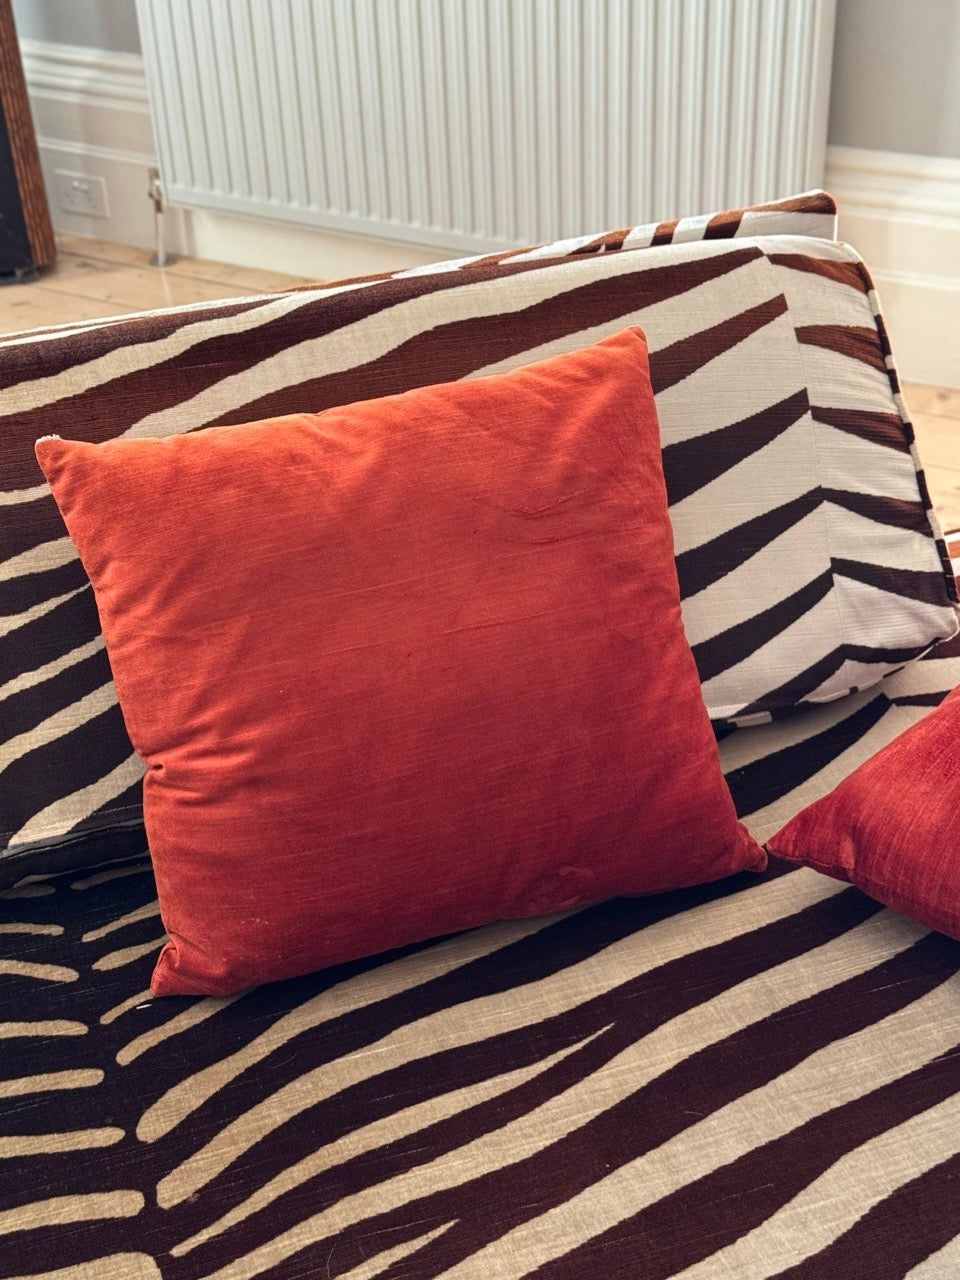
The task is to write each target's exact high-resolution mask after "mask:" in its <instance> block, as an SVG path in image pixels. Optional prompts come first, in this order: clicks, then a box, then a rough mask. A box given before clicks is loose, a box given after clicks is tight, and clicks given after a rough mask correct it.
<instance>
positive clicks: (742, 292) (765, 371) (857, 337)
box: [0, 198, 956, 879]
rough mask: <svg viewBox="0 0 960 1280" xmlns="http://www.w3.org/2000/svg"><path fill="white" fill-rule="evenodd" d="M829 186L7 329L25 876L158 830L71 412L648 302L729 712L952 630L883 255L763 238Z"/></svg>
mask: <svg viewBox="0 0 960 1280" xmlns="http://www.w3.org/2000/svg"><path fill="white" fill-rule="evenodd" d="M811 203H812V204H813V206H814V208H813V209H807V208H803V207H801V208H799V209H796V210H793V211H790V210H786V211H784V210H780V211H779V212H778V211H776V210H762V211H760V212H759V213H758V214H756V215H751V217H750V218H747V217H746V215H742V216H739V217H727V218H726V220H725V221H724V220H720V221H719V222H717V221H716V220H711V219H704V220H701V221H700V226H699V230H700V233H701V235H702V236H703V237H704V238H702V239H701V240H699V241H697V240H693V241H691V240H688V239H687V240H686V242H685V243H680V244H674V243H665V244H664V243H658V241H660V240H668V239H671V240H672V239H673V238H675V237H676V236H678V235H679V237H680V238H681V239H685V237H686V236H687V235H689V234H692V230H691V227H690V225H689V224H688V225H687V228H686V230H684V228H683V226H682V225H681V226H679V227H672V228H671V227H669V226H664V227H663V228H661V230H660V231H659V232H658V231H657V230H656V229H654V230H653V231H651V230H650V229H649V228H647V229H643V231H642V233H638V235H636V236H633V235H632V233H629V232H628V233H623V232H617V233H616V234H615V236H614V237H613V239H612V240H611V239H610V238H609V237H602V236H601V237H595V238H593V239H592V240H591V241H590V243H589V244H585V243H583V242H573V243H572V245H568V246H567V250H568V251H566V252H562V253H560V254H556V253H554V254H553V255H552V256H548V257H545V258H544V257H541V256H540V254H539V251H537V250H528V251H525V252H521V253H517V254H515V255H512V256H509V257H507V258H505V259H504V258H502V257H501V258H497V259H494V260H493V261H489V262H487V261H476V260H475V261H473V262H471V263H470V264H469V266H468V267H466V268H464V267H461V266H458V265H456V264H455V265H453V266H451V267H448V268H446V269H443V268H431V269H430V270H427V271H412V272H407V273H400V274H399V275H397V276H393V277H388V278H382V279H373V280H368V281H362V282H355V283H350V282H348V283H345V284H342V285H335V286H329V287H326V288H317V289H304V290H296V291H293V292H288V293H283V294H277V295H268V296H260V297H253V298H241V299H237V300H234V301H231V302H226V303H216V304H204V305H200V306H195V307H188V308H181V309H177V310H171V311H166V312H155V313H152V314H147V315H143V316H135V317H129V318H123V319H119V320H109V321H103V322H97V323H92V324H84V325H78V326H73V327H72V328H69V329H64V330H57V331H52V332H50V333H49V334H43V333H40V334H36V335H30V336H27V337H22V338H18V339H11V340H9V341H7V342H6V343H4V344H0V386H2V387H3V388H4V401H3V407H4V416H3V417H2V418H0V440H2V445H0V448H2V451H3V452H2V463H3V477H2V483H0V492H2V493H3V500H4V504H5V509H4V517H5V540H4V557H3V568H2V573H3V578H2V581H0V587H2V592H3V596H4V610H3V615H4V618H5V630H4V634H3V635H2V636H0V693H2V695H3V698H4V702H3V707H4V735H5V741H4V743H3V746H2V751H3V753H4V754H3V759H2V764H3V768H2V771H0V832H2V837H0V838H2V840H3V842H4V845H5V847H6V851H7V852H6V855H5V858H4V859H3V860H2V861H3V867H2V868H0V874H2V875H6V876H7V877H8V878H14V879H15V878H16V877H17V876H18V875H20V874H22V873H24V872H27V871H30V870H32V869H34V868H35V867H36V866H37V865H41V864H42V865H43V866H44V867H47V868H49V867H52V866H56V865H64V866H70V865H76V864H77V863H78V862H80V863H82V862H83V861H85V860H86V859H87V858H88V856H89V854H88V852H87V850H86V848H85V846H84V841H85V837H86V836H87V834H88V833H92V834H93V835H94V838H95V839H96V842H97V850H98V853H99V854H100V855H101V856H110V855H111V854H113V853H122V852H127V851H129V849H130V844H131V842H133V843H136V842H138V841H139V840H140V839H141V828H140V821H141V806H140V787H141V776H142V766H141V764H140V762H139V760H138V759H137V758H136V756H135V755H134V753H133V752H132V749H131V746H130V742H129V739H128V737H127V735H126V732H125V730H124V727H123V723H122V718H121V716H120V712H119V709H118V707H117V703H116V695H115V691H114V688H113V684H112V680H111V675H110V670H109V666H108V663H107V660H106V655H105V653H104V650H103V641H102V637H101V634H100V626H99V621H98V618H97V612H96V607H95V604H94V600H93V596H92V593H91V591H90V588H89V584H88V582H87V579H86V577H85V575H84V573H83V570H82V568H81V566H80V563H79V561H78V560H77V558H76V555H75V553H74V550H73V546H72V544H71V543H70V540H69V538H68V537H67V536H66V534H65V532H64V529H63V524H62V521H61V520H60V517H59V515H58V513H57V511H56V507H55V504H54V503H53V501H52V499H51V497H50V496H49V493H48V491H47V489H46V486H45V485H44V484H43V481H42V477H41V476H40V474H39V473H38V471H37V469H36V464H35V462H34V460H33V456H32V455H33V443H34V441H35V440H36V439H37V438H38V437H39V436H42V435H45V434H51V433H53V434H64V435H70V436H75V437H77V438H82V439H84V440H88V441H93V442H95V441H102V440H107V439H111V438H114V437H118V436H124V437H130V438H138V437H140V438H142V437H160V436H166V435H171V434H177V433H182V432H188V431H193V430H196V429H197V428H200V427H203V426H209V425H223V424H227V423H239V422H245V421H249V420H252V419H261V418H272V417H275V416H278V415H283V414H288V413H294V412H302V411H312V412H317V411H321V410H323V409H325V408H327V407H329V406H332V405H339V404H346V403H350V402H352V401H355V400H363V399H367V398H370V397H373V396H381V395H388V394H392V393H395V392H399V391H403V390H406V389H408V388H410V387H414V386H423V385H426V384H429V383H436V382H445V381H449V380H452V379H457V378H463V377H472V376H476V375H478V374H483V373H494V372H500V371H503V370H505V369H507V368H510V367H513V366H515V365H519V364H523V363H525V362H528V361H530V360H533V359H537V358H539V357H542V356H547V355H552V354H557V353H559V352H562V351H566V350H570V349H573V348H575V347H577V346H582V345H583V344H585V343H587V342H590V341H592V340H594V339H596V338H598V337H602V336H603V335H604V334H607V333H611V332H614V331H616V330H618V329H620V328H622V327H623V326H624V325H626V324H640V325H641V326H642V327H643V328H644V330H645V332H646V333H647V337H648V341H649V346H650V364H651V372H652V378H653V386H654V391H655V392H656V396H657V406H658V413H659V417H660V426H661V432H662V440H663V444H664V468H665V474H666V479H667V490H668V497H669V499H670V502H671V518H672V520H673V525H674V533H675V538H676V542H677V551H678V569H679V573H680V585H681V595H682V597H683V609H684V624H685V626H686V629H687V635H688V638H689V640H690V642H691V644H692V646H693V650H694V655H695V657H696V659H697V663H698V667H699V669H700V674H701V677H702V679H703V687H704V694H705V698H706V702H707V706H708V709H709V711H710V714H711V715H712V716H713V717H714V719H716V720H719V721H725V720H739V721H743V720H747V721H750V720H754V719H765V718H769V717H770V716H771V715H775V714H779V713H781V712H785V711H787V710H790V709H792V708H793V707H795V706H797V705H799V704H802V703H804V702H807V701H817V700H823V699H829V698H833V697H837V696H840V695H842V694H843V693H845V692H846V691H848V690H849V689H851V688H855V687H859V686H863V685H866V684H869V683H871V682H872V681H876V680H877V679H879V678H880V677H881V676H882V675H883V674H885V673H886V672H887V671H889V670H891V669H893V668H894V667H896V666H898V665H900V664H902V663H903V662H906V661H908V660H909V659H910V658H912V657H914V656H916V655H917V654H919V653H921V652H923V651H924V650H925V649H927V648H928V647H929V646H930V645H931V644H933V643H934V642H935V641H936V640H937V639H938V638H939V637H941V636H945V635H948V634H950V633H951V632H952V631H953V630H954V629H955V627H956V617H955V609H954V604H953V597H952V594H951V593H952V592H953V590H954V587H953V579H952V577H950V579H949V582H948V581H947V578H946V576H945V572H944V568H943V564H944V553H943V548H942V542H941V541H939V540H938V536H937V531H936V528H935V525H934V523H933V521H932V516H931V513H930V511H929V502H928V498H927V494H926V490H925V486H924V484H923V481H922V476H918V474H917V469H916V459H915V457H914V455H913V452H912V432H911V430H910V427H909V424H908V423H907V421H906V418H905V413H904V409H903V404H902V401H901V399H900V397H899V394H898V390H897V387H896V382H895V379H894V375H893V373H892V366H891V363H890V359H889V352H888V349H887V346H886V339H885V336H884V333H883V329H882V324H881V323H880V321H879V319H878V316H877V312H876V300H875V296H874V294H873V292H872V290H871V286H870V283H869V278H868V276H867V275H866V272H865V270H864V268H863V266H862V264H861V263H860V261H859V259H858V257H857V255H856V254H855V253H854V252H853V251H852V250H851V249H849V248H847V247H846V246H841V245H837V244H835V243H833V242H831V241H829V240H820V239H816V238H812V237H807V236H789V235H777V236H769V237H759V238H758V237H751V236H742V235H740V234H739V233H740V232H741V231H742V230H743V229H744V228H745V227H747V226H749V225H751V224H752V225H753V226H754V227H755V226H756V225H757V222H756V219H757V218H758V217H761V216H766V215H769V217H767V218H766V221H765V224H764V225H767V226H770V225H772V223H771V219H776V220H777V221H776V225H777V226H778V227H779V228H780V229H782V227H783V224H784V221H785V220H786V219H788V218H789V217H790V216H793V217H795V218H796V219H797V221H798V225H799V226H800V227H802V228H804V229H807V230H809V229H810V218H811V217H812V218H815V219H816V220H817V225H822V223H823V220H824V218H825V217H828V216H829V215H828V214H827V213H826V212H825V210H824V208H823V202H822V200H821V199H820V198H814V199H813V200H812V201H811ZM801 204H802V202H801ZM691 221H692V222H696V221H697V220H691ZM730 232H734V233H736V234H733V235H731V234H730ZM717 234H719V238H717ZM611 244H613V245H614V247H613V248H611V247H610V245H611ZM618 244H619V245H620V246H621V247H620V248H617V247H616V245H618ZM634 244H636V245H637V246H638V247H639V248H641V249H642V252H637V251H635V250H634V249H633V248H632V247H631V246H632V245H634ZM557 247H558V246H553V248H554V249H557ZM38 850H39V851H41V853H42V858H41V860H40V863H39V864H38V862H37V859H36V858H35V857H34V854H35V853H36V851H38Z"/></svg>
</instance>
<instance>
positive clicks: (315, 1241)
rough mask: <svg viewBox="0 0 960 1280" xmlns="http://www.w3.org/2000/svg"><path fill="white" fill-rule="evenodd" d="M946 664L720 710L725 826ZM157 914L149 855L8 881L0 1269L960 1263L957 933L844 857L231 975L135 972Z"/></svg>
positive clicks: (126, 1271)
mask: <svg viewBox="0 0 960 1280" xmlns="http://www.w3.org/2000/svg"><path fill="white" fill-rule="evenodd" d="M958 679H960V645H958V644H957V642H953V643H952V644H950V645H946V646H941V647H940V648H939V649H937V650H935V651H934V653H933V655H932V656H931V657H930V658H928V659H926V660H923V661H921V662H919V663H915V664H913V665H911V666H910V667H909V668H907V669H905V670H903V671H901V672H898V673H896V674H895V675H893V676H891V677H890V678H889V679H888V680H887V681H885V682H884V683H883V684H882V685H880V686H877V687H875V688H874V689H871V690H867V691H864V692H862V693H858V694H855V695H853V696H852V697H851V698H848V699H844V700H842V701H839V702H835V703H832V704H830V705H829V706H824V707H820V708H817V709H808V710H806V711H803V712H801V713H799V714H798V715H797V716H795V717H793V718H791V719H789V720H783V721H779V722H777V723H776V724H774V725H765V726H760V727H756V728H748V729H740V730H734V731H732V732H731V733H729V735H728V736H727V737H726V738H725V739H724V741H723V743H722V744H721V752H722V755H723V759H724V764H725V768H726V771H727V776H728V779H729V782H730V785H731V788H732V791H733V794H734V796H735V798H736V800H737V803H738V806H739V808H740V811H741V813H742V814H743V815H745V817H746V820H747V822H748V824H749V825H751V826H752V828H753V830H754V832H755V833H756V834H757V835H759V836H760V837H763V836H765V835H769V834H770V832H771V831H772V830H774V829H775V828H776V827H777V826H778V825H779V824H780V822H781V821H782V819H783V818H784V817H786V816H787V815H788V814H791V813H793V812H795V811H796V810H797V809H798V808H799V807H800V806H801V805H802V804H804V803H806V802H807V801H808V800H811V799H813V798H815V797H816V796H818V795H820V794H822V793H823V792H824V791H826V790H827V789H828V788H829V787H830V786H831V785H832V784H833V782H834V781H836V780H837V779H838V778H839V777H840V776H842V775H843V774H845V773H846V772H848V771H849V770H850V769H851V768H853V767H854V766H855V765H856V764H857V763H859V761H860V760H861V759H863V758H865V757H866V756H867V755H868V754H870V753H871V752H872V751H874V750H876V749H878V748H879V747H880V746H881V745H883V743H884V742H886V741H887V740H889V739H890V738H891V737H892V736H894V735H895V734H896V733H898V732H900V731H901V730H902V729H903V728H904V727H906V726H907V725H909V724H911V723H913V722H914V721H915V720H916V719H917V718H919V717H920V716H921V715H922V714H924V712H925V711H926V710H927V709H928V708H929V707H930V706H932V705H934V704H935V703H936V702H937V701H938V700H939V699H940V697H941V696H942V695H943V694H944V692H945V691H946V690H947V689H949V688H950V687H952V686H953V685H954V684H955V683H956V682H957V681H958ZM904 785H909V779H905V780H904ZM264 852H265V856H269V852H268V851H267V850H265V851H264ZM161 935H162V927H161V925H160V922H159V919H158V916H157V908H156V903H155V900H154V896H153V882H152V877H151V874H150V870H149V865H148V864H147V863H146V862H143V861H139V862H138V861H133V862H128V863H124V864H121V865H117V866H115V867H112V868H107V869H103V870H101V871H99V872H93V873H85V874H76V873H74V874H73V875H69V876H61V877H53V878H41V879H35V880H32V881H30V882H29V883H27V884H24V885H22V886H21V887H20V888H19V889H16V890H12V891H7V892H6V893H4V894H2V895H0V957H2V959H0V983H2V987H3V1005H2V1011H0V1170H2V1174H3V1182H2V1187H3V1193H2V1198H0V1276H2V1277H4V1278H9V1277H13V1276H16V1277H24V1276H30V1277H35V1278H36V1277H45V1278H49V1280H67V1278H68V1277H69V1280H79V1278H80V1277H93V1276H97V1277H99V1276H103V1277H105V1280H107V1278H109V1280H147V1278H148V1277H149V1278H152V1280H157V1278H159V1277H162V1280H201V1278H212V1277H217V1280H255V1278H256V1280H294V1278H297V1280H300V1278H302V1280H306V1278H307V1277H310V1278H311V1280H312V1277H323V1278H324V1280H332V1278H333V1277H341V1278H343V1280H374V1278H379V1280H430V1278H432V1277H444V1278H447V1280H449V1278H456V1280H519V1278H520V1277H530V1278H532V1277H534V1276H535V1277H537V1280H543V1278H544V1277H547V1278H550V1280H582V1278H583V1277H584V1276H590V1277H597V1278H598V1280H613V1278H614V1277H624V1278H626V1277H629V1278H630V1280H667V1278H668V1277H674V1278H679V1277H683V1278H684V1280H719V1278H720V1277H724V1278H725V1277H731V1276H736V1277H737V1278H738V1280H773V1277H777V1280H827V1278H829V1280H833V1277H843V1278H844V1280H904V1278H909V1280H949V1278H951V1277H953V1276H955V1275H956V1274H958V1267H960V1198H958V1196H957V1191H956V1187H957V1175H958V1170H960V943H956V942H953V941H951V940H949V939H947V938H944V937H942V936H939V935H936V934H930V933H927V932H925V931H924V930H923V929H922V928H920V927H919V926H916V925H914V924H913V923H911V922H910V921H909V920H906V919H905V918H903V917H900V916H898V915H896V914H895V913H893V912H891V911H888V910H885V909H882V908H880V907H879V906H878V904H877V903H875V902H873V901H871V900H870V899H869V898H867V897H866V896H864V895H863V894H862V893H861V892H860V891H859V890H857V889H855V888H851V887H849V886H846V885H844V884H841V883H839V882H836V881H833V880H829V879H827V878H825V877H822V876H819V875H817V873H815V872H813V871H809V870H806V869H789V868H787V867H786V866H785V865H783V864H780V865H777V866H774V867H771V869H770V870H769V872H768V873H766V874H765V875H764V876H762V877H759V878H757V877H752V876H751V877H748V878H744V879H742V880H733V881H726V882H723V883H720V884H714V885H709V886H703V887H700V888H697V889H692V890H685V891H682V892H678V893H674V894H669V895H664V896H659V897H653V898H649V899H642V900H633V901H626V900H618V901H614V902H610V903H605V904H601V905H599V906H595V907H590V908H587V909H584V910H580V911H577V912H575V913H572V914H570V915H566V916H561V917H553V918H548V919H538V920H533V921H529V920H528V921H523V922H519V923H505V924H501V925H496V926H491V927H489V928H486V929H482V930H479V931H476V932H473V933H468V934H464V935H461V936H457V937H453V938H449V939H445V940H440V941H437V942H435V943H433V944H430V945H426V946H420V947H415V948H412V949H410V950H409V951H407V952H405V953H401V954H395V955H391V956H387V957H382V958H380V959H379V960H368V961H364V962H362V963H357V964H352V965H349V966H344V967H342V968H339V969H336V970H332V971H328V972H325V973H321V974H316V975H312V976H310V977H308V978H303V979H298V980H296V981H291V982H286V983H282V984H277V985H276V986H273V987H267V988H261V989H259V990H257V991H254V992H250V993H248V994H246V995H243V996H239V997H233V998H230V999H204V1000H192V999H169V998H168V999H165V1000H158V1001H154V1002H151V1001H150V999H149V997H148V994H147V984H148V981H149V975H150V970H151V967H152V964H153V958H154V956H155V954H156V951H157V948H158V947H159V945H160V942H161Z"/></svg>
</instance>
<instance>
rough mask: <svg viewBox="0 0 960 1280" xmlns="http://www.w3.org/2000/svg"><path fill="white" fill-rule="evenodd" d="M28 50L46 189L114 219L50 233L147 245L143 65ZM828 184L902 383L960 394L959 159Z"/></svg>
mask: <svg viewBox="0 0 960 1280" xmlns="http://www.w3.org/2000/svg"><path fill="white" fill-rule="evenodd" d="M22 51H23V61H24V69H25V71H26V75H27V84H28V88H29V91H30V100H31V105H32V108H33V115H34V122H35V124H36V129H37V135H38V142H39V145H40V154H41V160H42V162H43V167H44V173H45V175H46V178H47V186H48V191H50V192H52V191H53V180H52V175H53V170H54V169H55V168H58V169H62V168H67V169H72V170H79V171H80V172H83V173H88V174H91V175H94V176H100V177H103V178H104V179H105V180H106V182H107V188H108V198H109V208H110V216H109V217H108V218H79V217H76V216H74V215H71V214H67V213H64V212H63V211H62V210H60V209H59V208H57V206H56V202H55V200H54V199H51V215H52V217H53V222H54V226H55V228H56V229H57V230H58V231H63V232H72V233H74V234H77V235H84V236H95V237H99V238H101V239H106V240H116V241H119V242H121V243H123V244H133V245H139V246H141V247H142V248H144V249H152V247H153V243H154V227H153V207H152V205H151V203H150V200H149V199H148V196H147V192H148V187H149V180H148V174H149V171H150V169H151V168H153V167H154V166H155V165H156V151H155V147H154V141H153V133H152V129H151V124H150V113H149V105H148V99H147V89H146V78H145V75H144V71H143V61H142V59H141V58H140V57H139V56H137V55H135V54H118V53H112V52H110V51H108V50H100V49H91V48H86V47H82V48H81V47H75V46H70V45H62V44H52V43H46V42H39V41H29V40H24V41H22ZM825 185H826V186H827V188H828V189H829V190H831V191H833V193H834V194H835V195H836V196H837V199H838V201H839V203H840V234H841V235H842V236H843V237H844V238H845V239H847V240H849V241H850V243H851V244H853V245H855V246H856V247H857V248H858V249H859V250H860V252H861V253H862V254H863V256H864V257H865V258H866V260H867V262H868V263H869V265H870V268H871V270H872V272H873V275H874V279H875V282H876V285H877V289H878V292H879V294H880V299H881V302H882V304H883V308H884V313H885V315H886V317H887V321H888V323H889V326H890V330H891V336H892V341H893V346H894V351H895V353H896V356H897V362H898V365H899V367H900V371H901V373H902V374H903V376H904V377H905V378H909V379H912V380H914V381H917V382H928V383H933V384H935V385H939V386H954V387H960V160H944V159H938V158H935V157H928V156H915V155H902V154H898V153H889V152H881V151H861V150H857V149H853V148H848V147H829V148H828V150H827V179H826V183H825ZM663 212H664V215H665V216H668V215H669V212H670V211H669V210H664V211H663ZM603 229H604V228H584V231H585V232H586V231H590V230H603ZM167 242H168V246H169V247H170V248H171V249H172V250H173V251H174V252H177V253H190V254H194V255H196V256H198V257H206V258H213V259H216V260H219V261H222V262H233V263H238V264H241V265H244V266H253V267H262V268H265V269H267V270H270V269H272V270H276V271H286V272H291V273H294V274H299V275H304V276H307V277H310V278H314V279H330V278H333V277H337V276H345V275H355V274H357V275H359V274H364V273H366V272H370V271H380V270H389V269H391V268H399V267H404V266H414V265H417V264H418V263H421V262H427V261H436V260H437V259H438V258H441V257H445V256H448V255H446V254H444V253H443V252H441V251H438V252H435V253H431V252H428V251H425V250H417V249H414V248H413V247H409V246H401V245H398V244H385V243H380V242H377V241H375V240H372V239H367V238H362V239H361V238H359V237H353V236H335V235H330V234H327V233H322V232H319V231H311V230H307V229H305V228H301V227H296V228H295V227H291V226H288V225H287V226H285V225H276V224H272V223H270V222H266V221H261V220H259V219H258V220H252V219H248V218H241V217H237V216H233V215H226V214H221V213H212V212H204V213H195V214H191V213H187V212H185V211H180V210H172V211H170V212H169V213H168V215H167Z"/></svg>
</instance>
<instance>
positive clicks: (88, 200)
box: [53, 169, 110, 218]
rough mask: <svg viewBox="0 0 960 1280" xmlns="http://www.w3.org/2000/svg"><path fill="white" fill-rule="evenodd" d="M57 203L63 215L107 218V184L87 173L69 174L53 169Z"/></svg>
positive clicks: (108, 214)
mask: <svg viewBox="0 0 960 1280" xmlns="http://www.w3.org/2000/svg"><path fill="white" fill-rule="evenodd" d="M53 177H54V182H55V183H56V189H57V201H58V203H59V205H60V208H61V209H62V210H63V211H64V213H76V214H80V215H81V216H82V217H87V218H109V216H110V211H109V208H108V206H107V184H106V182H105V181H104V180H103V178H95V177H93V176H92V175H91V174H89V173H71V172H70V171H69V170H68V169H54V171H53Z"/></svg>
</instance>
